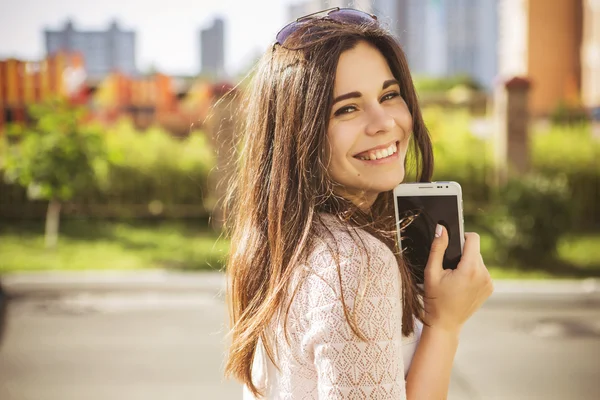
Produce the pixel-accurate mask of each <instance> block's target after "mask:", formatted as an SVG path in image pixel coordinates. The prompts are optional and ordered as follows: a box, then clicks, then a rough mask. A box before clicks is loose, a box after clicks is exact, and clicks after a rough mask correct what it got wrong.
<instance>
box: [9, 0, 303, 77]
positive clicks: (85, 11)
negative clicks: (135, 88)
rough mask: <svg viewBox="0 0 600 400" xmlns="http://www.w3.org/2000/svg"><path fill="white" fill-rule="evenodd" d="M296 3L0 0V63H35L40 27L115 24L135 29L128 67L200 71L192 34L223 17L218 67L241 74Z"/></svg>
mask: <svg viewBox="0 0 600 400" xmlns="http://www.w3.org/2000/svg"><path fill="white" fill-rule="evenodd" d="M298 2H299V0H195V1H190V0H163V1H158V0H0V59H3V58H8V57H16V58H20V59H25V60H39V59H41V58H43V56H44V53H45V48H44V35H43V31H44V29H50V30H62V29H63V28H64V26H65V23H66V21H67V20H68V19H71V20H72V21H73V23H74V27H75V29H77V30H106V29H107V28H108V27H109V25H110V23H111V22H112V21H113V20H116V21H117V22H118V24H119V26H120V27H121V29H124V30H135V31H136V32H137V38H136V40H137V43H136V46H137V49H136V63H137V67H138V70H140V71H141V72H144V71H147V70H149V69H150V68H151V67H152V68H155V69H157V70H158V71H160V72H164V73H167V74H174V75H175V74H182V75H188V74H196V73H198V72H199V69H200V44H199V42H200V38H199V31H200V29H203V28H208V27H210V25H212V20H213V18H215V17H216V16H221V17H223V18H224V19H225V24H226V25H225V48H226V54H225V60H226V69H227V71H228V72H229V73H230V74H232V75H233V74H236V73H238V72H239V71H240V70H243V69H245V68H246V67H247V66H248V65H249V64H250V63H251V62H252V61H253V60H254V59H255V58H256V57H257V55H258V54H259V53H261V52H263V51H264V50H265V49H266V48H267V47H268V46H269V45H270V44H272V42H273V41H274V37H275V35H276V34H277V32H278V31H279V29H280V28H281V27H282V26H283V25H284V24H285V23H286V22H287V21H286V19H287V6H288V5H289V4H293V3H298Z"/></svg>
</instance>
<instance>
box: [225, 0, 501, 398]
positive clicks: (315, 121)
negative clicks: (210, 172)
mask: <svg viewBox="0 0 600 400" xmlns="http://www.w3.org/2000/svg"><path fill="white" fill-rule="evenodd" d="M327 11H328V12H327ZM326 12H327V13H326ZM326 12H323V13H318V14H316V15H310V16H308V17H304V18H301V19H299V20H297V21H296V22H294V23H292V24H290V25H288V26H286V27H285V28H284V29H282V31H281V32H280V33H279V34H278V35H277V42H276V43H275V44H274V46H273V48H272V49H269V50H268V51H267V53H266V54H265V55H264V57H263V58H262V60H261V61H260V62H259V66H258V68H257V71H256V75H255V77H254V81H253V83H252V85H251V87H250V89H249V95H248V98H247V103H246V104H245V107H244V108H243V109H244V111H245V113H246V116H245V126H244V135H243V139H242V140H243V141H242V143H241V144H240V146H239V147H237V148H240V149H241V155H240V157H239V165H238V173H237V174H236V177H235V181H234V184H233V186H232V190H231V193H230V196H229V199H230V202H231V209H230V215H229V221H230V223H231V225H230V226H231V243H232V247H231V253H230V258H229V260H228V263H227V276H228V304H229V307H230V317H231V322H232V330H231V339H232V343H231V346H230V348H229V354H228V360H227V365H226V371H225V372H226V374H228V375H232V376H234V377H235V378H237V379H238V380H240V381H241V382H243V383H244V385H245V389H244V397H247V398H261V397H263V396H264V397H265V398H268V399H280V398H286V399H297V398H298V399H304V398H306V399H309V398H310V399H314V398H319V399H336V398H340V399H342V398H353V399H360V398H370V399H404V398H408V399H411V400H412V399H442V398H445V397H446V395H447V391H448V385H449V381H450V372H451V368H452V363H453V359H454V355H455V352H456V348H457V345H458V338H459V333H460V329H461V327H462V325H463V324H464V322H465V321H466V320H467V319H468V318H469V317H470V316H471V315H472V314H473V313H474V312H475V311H476V310H477V309H478V308H479V307H480V306H481V304H482V303H483V302H484V301H485V299H486V298H487V297H489V296H490V294H491V293H492V290H493V287H492V283H491V279H490V276H489V274H488V272H487V270H486V268H485V265H484V264H483V260H482V258H481V255H480V253H479V237H478V236H477V235H476V234H474V233H467V234H466V241H465V248H464V255H463V257H462V259H461V263H460V264H459V267H458V268H457V269H456V270H454V271H451V270H443V269H442V259H443V255H444V251H445V249H446V246H447V243H448V239H447V232H446V231H445V229H444V228H442V227H441V226H439V227H438V229H437V230H436V238H435V239H434V243H433V246H432V250H431V254H430V257H429V262H428V264H427V268H426V271H425V285H424V293H423V290H421V289H420V288H419V287H418V286H417V285H416V283H415V281H414V278H413V274H412V273H411V270H410V268H409V267H408V266H407V265H406V263H405V262H404V261H403V259H402V255H401V253H400V252H399V251H398V246H397V244H396V241H395V237H396V233H395V222H394V209H393V203H392V201H391V195H392V189H393V188H394V187H395V186H396V185H398V184H399V183H401V182H402V181H403V180H404V179H405V172H406V171H405V167H406V166H408V165H412V164H415V165H416V171H415V172H416V174H415V175H416V176H415V177H416V179H417V180H419V181H429V180H430V178H431V174H432V171H433V158H432V151H431V141H430V139H429V135H428V132H427V129H426V127H425V125H424V123H423V119H422V116H421V112H420V110H419V106H418V102H417V97H416V94H415V90H414V86H413V83H412V80H411V77H410V72H409V69H408V65H407V62H406V59H405V56H404V54H403V52H402V50H401V49H400V47H399V45H398V43H397V42H396V41H395V40H394V38H393V37H392V36H391V35H390V33H389V32H388V31H386V30H385V29H383V28H382V27H381V26H379V24H378V23H377V20H376V18H375V17H374V16H371V15H368V14H365V13H363V12H360V11H357V10H352V9H337V8H336V9H332V10H326ZM409 148H410V151H409ZM407 156H408V157H410V159H409V160H408V161H407Z"/></svg>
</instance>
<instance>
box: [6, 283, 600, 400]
mask: <svg viewBox="0 0 600 400" xmlns="http://www.w3.org/2000/svg"><path fill="white" fill-rule="evenodd" d="M44 281H45V280H44V279H42V280H40V281H39V282H33V283H31V282H29V283H27V282H24V281H19V279H13V280H12V282H10V281H9V282H8V287H9V290H10V291H11V293H12V295H13V296H14V297H13V301H12V303H11V306H10V309H9V326H8V329H7V332H6V337H5V343H4V344H3V347H2V349H0V399H2V400H71V399H73V400H75V399H77V400H80V399H85V400H96V399H98V400H99V399H111V400H112V399H114V400H119V399H128V400H136V399H144V400H154V399H178V400H179V399H218V400H229V399H232V400H233V399H240V398H241V389H240V386H239V385H238V384H236V383H234V382H225V381H223V380H222V378H221V376H222V373H221V371H222V362H223V350H224V348H225V344H224V333H225V324H226V319H225V318H226V311H225V304H224V302H223V299H222V296H221V295H220V294H219V282H220V281H219V279H218V278H217V279H216V280H213V282H212V283H210V282H209V283H208V284H206V282H207V281H210V279H208V280H207V279H203V280H201V281H202V282H204V283H201V284H190V283H189V282H190V281H189V279H184V280H181V281H180V284H171V285H170V286H165V285H162V284H160V285H159V284H156V282H152V281H151V280H150V281H149V282H146V284H144V285H137V286H136V285H134V284H133V283H130V284H121V285H116V286H118V287H116V286H115V285H114V284H111V283H110V279H109V280H107V281H106V282H105V283H104V284H98V279H95V280H94V279H90V281H89V282H88V283H87V284H86V283H85V282H84V283H82V282H77V283H73V284H64V282H63V283H61V282H59V281H57V282H54V283H53V284H48V280H47V279H46V283H44ZM94 282H96V284H95V285H94ZM198 282H200V281H198ZM507 288H508V289H507V290H502V291H500V293H497V294H495V295H494V297H493V298H492V299H490V301H489V302H488V303H487V304H486V305H485V306H484V308H483V309H482V311H481V312H480V313H479V314H478V315H477V316H476V317H474V319H473V320H471V321H470V322H469V323H468V325H467V326H466V327H465V330H464V333H463V336H462V340H461V344H460V347H459V351H458V354H457V358H456V362H455V368H454V373H453V377H452V385H451V393H450V397H449V398H450V399H451V400H463V399H464V400H471V399H474V400H478V399H486V400H487V399H491V400H495V399H546V400H553V399H557V400H558V399H581V400H587V399H589V400H592V399H598V398H600V293H599V292H598V291H593V292H590V293H586V292H585V291H584V292H577V291H573V290H566V289H565V290H562V291H561V289H560V288H558V289H557V290H555V291H554V292H553V293H552V291H548V290H542V291H539V292H536V291H535V290H533V291H529V292H528V293H522V291H516V292H514V293H512V292H511V290H510V287H507ZM505 289H506V288H505Z"/></svg>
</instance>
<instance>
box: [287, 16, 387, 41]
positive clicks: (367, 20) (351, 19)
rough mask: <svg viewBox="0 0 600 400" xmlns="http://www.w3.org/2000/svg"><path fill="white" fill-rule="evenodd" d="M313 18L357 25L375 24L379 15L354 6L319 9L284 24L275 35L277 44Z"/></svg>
mask: <svg viewBox="0 0 600 400" xmlns="http://www.w3.org/2000/svg"><path fill="white" fill-rule="evenodd" d="M324 13H325V15H323V16H321V17H318V15H320V14H324ZM313 19H328V20H332V21H336V22H340V23H343V24H356V25H361V24H373V23H374V22H376V21H377V17H376V16H375V15H373V14H368V13H366V12H364V11H360V10H355V9H354V8H340V7H334V8H328V9H326V10H322V11H317V12H315V13H312V14H308V15H305V16H303V17H300V18H298V19H297V20H295V21H292V22H290V23H289V24H287V25H286V26H284V27H283V28H282V29H281V30H280V31H279V33H277V36H276V37H275V40H276V42H275V44H278V45H282V44H283V43H284V42H285V40H286V39H287V38H288V37H289V36H290V35H291V34H292V33H294V32H296V31H297V30H298V28H299V27H300V26H302V25H303V24H304V23H306V22H308V21H310V20H313Z"/></svg>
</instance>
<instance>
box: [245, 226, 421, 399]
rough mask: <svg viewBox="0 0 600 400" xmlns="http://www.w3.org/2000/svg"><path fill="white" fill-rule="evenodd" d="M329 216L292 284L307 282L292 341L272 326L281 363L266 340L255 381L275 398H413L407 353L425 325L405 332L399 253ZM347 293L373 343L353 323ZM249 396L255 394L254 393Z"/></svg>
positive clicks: (291, 323) (292, 323)
mask: <svg viewBox="0 0 600 400" xmlns="http://www.w3.org/2000/svg"><path fill="white" fill-rule="evenodd" d="M322 219H323V221H324V223H325V226H324V227H321V228H320V229H319V232H320V234H319V235H318V239H317V240H316V242H315V243H314V246H313V247H312V251H311V252H310V254H309V256H308V257H307V259H306V263H305V264H304V265H303V266H302V268H299V269H298V270H297V273H296V275H295V277H294V280H293V282H292V285H291V287H292V288H294V287H296V286H297V285H299V286H298V290H297V292H296V295H295V297H294V299H293V302H292V304H291V307H290V310H289V315H288V320H287V330H288V336H287V339H286V336H285V335H284V326H283V322H281V321H278V322H274V323H273V324H272V325H271V327H270V328H271V329H270V332H269V337H270V341H271V344H272V345H273V347H274V350H275V354H276V361H277V364H278V366H279V368H280V369H279V370H277V369H276V368H275V367H274V365H273V364H272V363H271V362H270V360H269V359H268V357H266V356H265V353H264V351H263V350H264V349H262V348H261V347H262V344H259V348H257V354H256V356H255V362H254V365H253V380H254V382H255V384H257V385H258V386H259V388H260V387H263V388H265V391H266V397H267V398H268V399H405V398H406V394H405V381H404V378H405V360H404V359H405V356H404V355H403V352H404V353H406V348H407V347H408V348H409V357H408V360H409V361H410V359H411V358H412V354H413V353H414V349H415V347H416V341H417V340H418V334H419V329H417V330H416V334H415V335H413V336H412V337H409V338H403V337H402V326H401V324H402V299H401V293H402V291H401V278H400V273H399V271H398V265H397V262H396V259H395V257H394V255H393V253H392V252H391V251H390V250H389V249H388V248H387V247H386V246H385V244H383V243H382V242H381V241H379V240H378V239H376V238H375V237H373V236H371V235H370V234H368V233H367V232H365V231H362V230H360V229H350V231H348V229H346V227H344V226H343V225H342V224H341V223H340V222H338V221H337V220H335V219H334V218H333V217H332V216H329V215H322ZM329 232H331V235H330V234H329ZM357 243H359V245H358V246H357ZM336 257H337V260H338V261H339V264H340V271H339V274H338V270H337V267H336ZM340 278H341V282H340ZM342 296H343V298H344V301H345V304H346V312H347V313H348V314H349V315H350V318H351V319H353V320H354V321H355V323H356V327H357V328H358V330H359V331H360V332H362V334H363V335H364V336H365V337H366V339H367V341H363V340H362V339H360V338H359V337H357V336H356V335H355V334H354V333H353V331H352V329H351V328H350V325H349V324H348V322H347V319H346V312H345V310H344V307H343V304H342V300H341V299H342ZM288 339H289V343H288V341H287V340H288ZM403 346H404V349H403ZM244 398H252V397H251V396H250V395H249V393H248V392H247V391H246V392H245V395H244Z"/></svg>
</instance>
